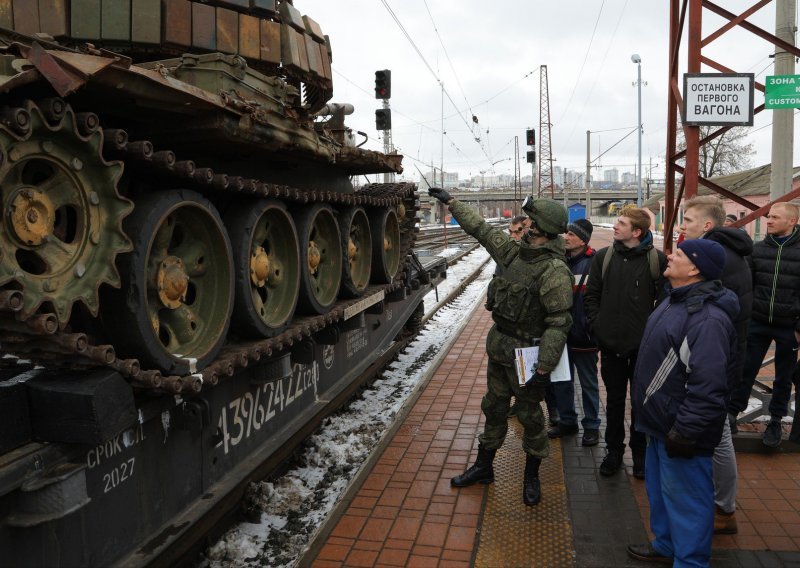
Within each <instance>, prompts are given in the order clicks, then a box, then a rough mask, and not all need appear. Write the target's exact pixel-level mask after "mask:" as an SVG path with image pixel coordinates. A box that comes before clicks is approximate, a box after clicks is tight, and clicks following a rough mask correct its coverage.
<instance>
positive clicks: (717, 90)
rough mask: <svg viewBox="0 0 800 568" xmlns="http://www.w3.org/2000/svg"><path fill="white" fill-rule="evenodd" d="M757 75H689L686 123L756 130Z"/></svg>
mask: <svg viewBox="0 0 800 568" xmlns="http://www.w3.org/2000/svg"><path fill="white" fill-rule="evenodd" d="M753 81H754V75H753V73H685V74H684V75H683V122H684V124H690V125H693V126H698V125H706V124H708V125H714V126H728V125H739V126H753Z"/></svg>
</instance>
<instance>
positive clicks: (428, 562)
mask: <svg viewBox="0 0 800 568" xmlns="http://www.w3.org/2000/svg"><path fill="white" fill-rule="evenodd" d="M437 565H438V560H437V559H436V558H430V557H429V556H418V555H412V556H410V557H409V558H408V564H406V566H407V567H408V568H432V567H434V566H437Z"/></svg>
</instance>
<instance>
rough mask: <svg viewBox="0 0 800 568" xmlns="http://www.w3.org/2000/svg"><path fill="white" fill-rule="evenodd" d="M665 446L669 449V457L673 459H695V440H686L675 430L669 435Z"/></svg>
mask: <svg viewBox="0 0 800 568" xmlns="http://www.w3.org/2000/svg"><path fill="white" fill-rule="evenodd" d="M664 446H665V447H666V449H667V455H668V456H669V457H671V458H686V459H691V458H693V457H694V440H689V439H688V438H684V437H683V436H681V435H680V434H678V432H676V431H675V429H674V428H673V429H672V430H670V431H669V433H668V434H667V439H666V441H665V442H664Z"/></svg>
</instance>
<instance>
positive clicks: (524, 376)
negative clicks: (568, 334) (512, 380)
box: [514, 345, 571, 385]
mask: <svg viewBox="0 0 800 568" xmlns="http://www.w3.org/2000/svg"><path fill="white" fill-rule="evenodd" d="M514 361H515V364H516V368H517V380H518V381H519V384H520V385H524V384H525V383H527V382H528V381H529V380H531V379H532V378H533V374H534V373H535V372H536V366H537V363H538V362H539V346H535V347H519V348H517V349H514ZM570 379H571V377H570V373H569V358H568V357H567V346H566V345H564V350H563V351H562V352H561V358H559V360H558V365H556V368H555V369H553V370H552V371H551V372H550V382H552V383H560V382H563V381H569V380H570Z"/></svg>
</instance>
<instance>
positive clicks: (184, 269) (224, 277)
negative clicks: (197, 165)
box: [105, 190, 233, 375]
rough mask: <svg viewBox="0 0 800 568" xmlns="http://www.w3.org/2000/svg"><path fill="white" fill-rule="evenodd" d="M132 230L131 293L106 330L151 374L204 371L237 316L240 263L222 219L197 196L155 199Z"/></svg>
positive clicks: (128, 224)
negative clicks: (235, 275)
mask: <svg viewBox="0 0 800 568" xmlns="http://www.w3.org/2000/svg"><path fill="white" fill-rule="evenodd" d="M125 230H126V231H127V232H128V234H129V235H133V252H131V253H129V254H125V255H122V256H121V257H120V272H121V274H122V280H123V284H124V286H123V291H122V292H121V293H119V294H118V300H117V301H116V302H114V305H113V306H112V308H113V310H112V312H111V314H112V317H113V320H111V321H108V322H105V323H106V324H108V325H107V326H106V327H107V328H110V331H111V333H112V335H114V336H115V342H116V344H117V345H118V346H119V351H120V353H122V354H123V356H125V357H136V358H138V359H140V360H141V361H142V363H143V365H142V366H143V367H145V368H146V367H150V368H158V369H160V370H161V371H163V372H165V373H167V374H172V375H185V374H188V373H193V372H196V371H199V370H200V369H202V368H203V367H205V366H206V365H207V364H208V363H210V362H211V361H212V360H213V359H214V357H215V356H216V354H217V352H218V351H219V349H220V347H222V344H223V342H224V341H225V335H226V333H227V331H228V324H229V321H230V315H231V311H232V310H233V255H232V253H231V245H230V241H229V240H228V234H227V233H226V231H225V228H224V226H223V224H222V220H221V219H220V217H219V213H217V210H216V209H215V208H214V206H213V205H212V204H211V203H210V202H209V201H208V200H207V199H205V198H204V197H202V196H201V195H200V194H198V193H195V192H193V191H183V190H176V191H164V192H158V193H152V194H149V195H147V196H146V197H144V198H143V199H141V200H139V201H138V202H137V203H136V209H135V210H134V212H133V213H132V214H131V216H130V217H128V219H127V220H126V221H125Z"/></svg>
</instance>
